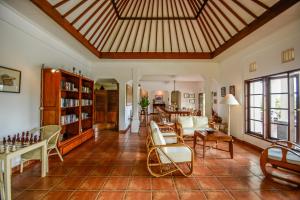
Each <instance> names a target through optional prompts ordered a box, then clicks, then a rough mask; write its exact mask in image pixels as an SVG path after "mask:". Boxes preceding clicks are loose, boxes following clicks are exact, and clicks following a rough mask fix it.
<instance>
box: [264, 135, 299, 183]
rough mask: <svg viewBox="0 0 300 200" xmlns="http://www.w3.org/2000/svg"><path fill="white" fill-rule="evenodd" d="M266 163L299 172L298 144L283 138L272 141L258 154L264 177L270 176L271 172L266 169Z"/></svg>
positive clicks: (279, 168) (277, 167)
mask: <svg viewBox="0 0 300 200" xmlns="http://www.w3.org/2000/svg"><path fill="white" fill-rule="evenodd" d="M267 164H270V165H271V166H272V167H273V168H276V169H278V170H281V169H284V170H285V171H286V170H291V171H295V172H298V173H300V145H298V144H296V143H293V142H289V141H285V140H278V141H276V142H274V143H273V144H272V145H271V146H270V147H268V148H266V149H264V151H263V152H262V153H261V156H260V168H261V170H262V172H263V173H264V175H265V176H266V177H270V176H272V173H269V172H268V170H267V169H266V167H267ZM277 178H280V177H277ZM287 181H291V180H287ZM291 182H292V181H291ZM297 184H299V183H297Z"/></svg>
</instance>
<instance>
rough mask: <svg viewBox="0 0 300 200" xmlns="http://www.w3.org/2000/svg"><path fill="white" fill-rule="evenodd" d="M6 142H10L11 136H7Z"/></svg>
mask: <svg viewBox="0 0 300 200" xmlns="http://www.w3.org/2000/svg"><path fill="white" fill-rule="evenodd" d="M7 144H8V145H10V144H11V138H10V135H9V136H7Z"/></svg>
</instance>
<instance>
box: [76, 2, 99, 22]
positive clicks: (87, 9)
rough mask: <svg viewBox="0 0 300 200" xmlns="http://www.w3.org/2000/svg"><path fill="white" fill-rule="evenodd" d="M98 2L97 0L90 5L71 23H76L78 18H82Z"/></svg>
mask: <svg viewBox="0 0 300 200" xmlns="http://www.w3.org/2000/svg"><path fill="white" fill-rule="evenodd" d="M97 3H98V0H95V1H94V2H93V3H92V4H91V5H90V6H89V7H87V8H86V9H85V10H84V11H83V12H82V13H81V14H80V15H78V17H76V18H75V19H74V20H73V21H72V22H71V24H72V25H73V24H75V23H76V22H77V21H78V20H80V19H81V17H83V16H84V15H85V14H86V13H87V12H88V11H89V10H90V9H91V8H93V7H94V6H95V5H96V4H97Z"/></svg>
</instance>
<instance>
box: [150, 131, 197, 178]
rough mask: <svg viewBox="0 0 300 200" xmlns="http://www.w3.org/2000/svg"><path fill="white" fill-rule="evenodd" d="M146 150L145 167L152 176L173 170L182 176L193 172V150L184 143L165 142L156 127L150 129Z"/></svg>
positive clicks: (169, 172)
mask: <svg viewBox="0 0 300 200" xmlns="http://www.w3.org/2000/svg"><path fill="white" fill-rule="evenodd" d="M147 150H148V156H147V168H148V171H149V173H150V174H151V175H153V176H154V177H161V176H166V175H168V174H171V173H174V172H180V173H181V174H182V175H184V176H190V175H191V174H192V173H193V164H194V152H193V150H192V149H191V148H190V147H189V146H188V145H186V144H184V143H176V144H168V143H166V141H165V137H164V136H163V135H162V133H161V132H160V131H159V130H158V129H157V128H155V129H153V130H150V133H149V141H148V143H147Z"/></svg>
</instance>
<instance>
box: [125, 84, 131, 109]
mask: <svg viewBox="0 0 300 200" xmlns="http://www.w3.org/2000/svg"><path fill="white" fill-rule="evenodd" d="M131 105H132V86H131V85H128V84H126V106H131Z"/></svg>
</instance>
